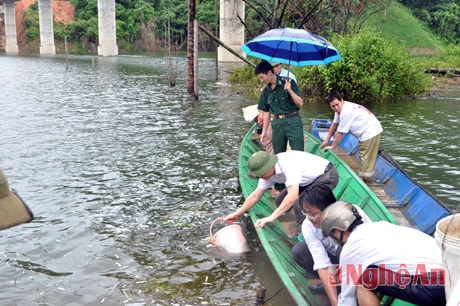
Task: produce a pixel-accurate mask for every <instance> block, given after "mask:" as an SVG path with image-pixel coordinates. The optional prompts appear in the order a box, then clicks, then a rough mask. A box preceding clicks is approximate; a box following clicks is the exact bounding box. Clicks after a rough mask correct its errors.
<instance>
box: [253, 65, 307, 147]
mask: <svg viewBox="0 0 460 306" xmlns="http://www.w3.org/2000/svg"><path fill="white" fill-rule="evenodd" d="M254 73H255V74H256V75H257V77H258V78H259V80H260V81H261V82H262V83H264V84H267V86H265V88H264V90H263V91H262V93H261V95H260V99H259V105H258V109H259V110H261V112H262V116H263V122H264V125H263V129H262V134H261V142H262V144H263V145H265V144H266V143H267V142H268V141H269V139H268V137H267V135H266V132H267V129H268V126H269V124H270V121H271V125H272V129H273V136H272V138H273V139H272V143H273V149H274V152H275V154H278V153H281V152H285V151H286V149H287V143H288V141H289V145H290V146H291V149H292V150H297V151H304V136H303V125H302V119H301V118H300V116H299V109H300V107H301V106H302V105H303V99H302V97H301V96H300V91H299V87H298V86H297V83H296V82H295V81H293V80H285V79H283V78H280V77H278V76H277V75H276V74H275V72H274V71H273V66H272V65H271V64H270V63H269V62H267V61H265V60H263V61H261V62H260V63H259V64H258V65H257V66H256V68H255V69H254Z"/></svg>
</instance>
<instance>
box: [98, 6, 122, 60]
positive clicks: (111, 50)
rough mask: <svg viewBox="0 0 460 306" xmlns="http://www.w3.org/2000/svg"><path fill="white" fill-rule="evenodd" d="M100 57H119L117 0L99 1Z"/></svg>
mask: <svg viewBox="0 0 460 306" xmlns="http://www.w3.org/2000/svg"><path fill="white" fill-rule="evenodd" d="M97 14H98V21H99V46H98V47H97V53H98V55H99V56H117V55H118V46H117V28H116V23H115V0H98V1H97Z"/></svg>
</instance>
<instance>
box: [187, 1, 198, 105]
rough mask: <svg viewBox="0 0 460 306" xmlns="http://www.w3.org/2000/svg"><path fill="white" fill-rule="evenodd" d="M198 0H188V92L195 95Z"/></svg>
mask: <svg viewBox="0 0 460 306" xmlns="http://www.w3.org/2000/svg"><path fill="white" fill-rule="evenodd" d="M195 9H196V0H188V36H187V93H189V94H192V95H194V96H195V98H197V97H196V95H195V90H194V88H195V77H194V75H195V74H194V48H195V41H194V37H195V30H194V25H193V21H194V20H195Z"/></svg>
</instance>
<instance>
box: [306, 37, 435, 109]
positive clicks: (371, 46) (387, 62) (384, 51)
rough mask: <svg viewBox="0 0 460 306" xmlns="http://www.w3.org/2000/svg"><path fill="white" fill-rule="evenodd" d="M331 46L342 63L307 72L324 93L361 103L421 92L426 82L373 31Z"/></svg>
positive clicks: (340, 39)
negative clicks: (335, 92)
mask: <svg viewBox="0 0 460 306" xmlns="http://www.w3.org/2000/svg"><path fill="white" fill-rule="evenodd" d="M334 45H335V46H336V47H337V48H338V49H339V50H340V53H341V55H342V58H343V59H342V60H340V61H336V62H333V63H331V64H329V65H327V66H324V67H316V68H315V69H316V70H315V69H314V70H313V71H312V72H311V73H312V74H313V75H314V76H316V78H319V79H322V80H324V81H323V82H322V83H323V84H324V85H323V89H324V92H329V91H331V90H337V91H339V92H341V93H342V94H343V95H344V96H345V97H347V98H348V99H351V100H355V101H361V102H364V103H365V102H370V101H379V102H386V101H388V100H390V99H393V98H397V97H404V96H409V95H416V94H419V93H421V92H423V90H424V88H425V81H426V78H425V75H424V73H423V70H422V69H421V67H418V66H416V65H414V64H413V62H411V61H410V55H409V52H408V51H406V50H402V49H401V48H400V46H397V45H392V44H390V43H388V42H386V41H384V40H383V39H382V38H381V35H380V34H379V33H378V32H377V31H376V30H372V29H368V30H363V31H361V32H360V33H359V34H355V35H345V36H341V37H338V38H337V39H336V42H335V43H334ZM318 76H319V77H318Z"/></svg>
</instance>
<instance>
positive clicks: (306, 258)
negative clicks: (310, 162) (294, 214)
mask: <svg viewBox="0 0 460 306" xmlns="http://www.w3.org/2000/svg"><path fill="white" fill-rule="evenodd" d="M335 202H336V198H335V196H334V194H333V193H332V190H331V189H330V188H329V187H327V186H326V185H313V186H312V187H309V188H308V192H305V193H304V194H302V197H301V198H300V200H299V203H300V205H301V206H302V207H303V211H302V213H303V214H304V215H306V218H305V220H304V221H303V223H302V235H301V236H299V242H298V243H296V244H295V245H294V247H293V248H292V257H294V260H295V262H296V263H297V264H298V265H299V266H301V267H302V268H304V269H305V270H306V271H307V272H308V273H309V274H311V275H313V276H316V277H317V278H319V279H320V280H321V283H320V284H312V285H310V286H309V289H310V291H311V292H312V293H318V294H321V295H324V294H326V295H327V297H328V299H329V302H330V304H331V305H332V306H336V305H337V302H338V290H337V289H338V288H337V286H333V285H331V284H330V282H329V273H330V272H331V271H332V269H333V266H335V265H337V264H338V263H339V253H340V247H339V246H338V245H337V244H336V243H335V241H334V240H333V239H332V238H331V237H328V236H324V235H323V233H322V231H321V228H320V223H319V221H320V218H321V214H322V212H323V210H324V209H326V207H328V206H329V205H331V204H332V203H335ZM354 207H355V208H356V209H357V211H358V212H359V214H360V215H361V216H362V220H363V222H372V221H371V219H370V218H369V217H368V216H367V215H366V213H364V211H363V210H362V209H361V208H359V206H357V205H354ZM300 237H302V238H303V240H304V241H300V240H301V238H300Z"/></svg>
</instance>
